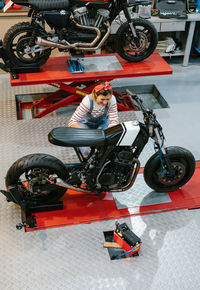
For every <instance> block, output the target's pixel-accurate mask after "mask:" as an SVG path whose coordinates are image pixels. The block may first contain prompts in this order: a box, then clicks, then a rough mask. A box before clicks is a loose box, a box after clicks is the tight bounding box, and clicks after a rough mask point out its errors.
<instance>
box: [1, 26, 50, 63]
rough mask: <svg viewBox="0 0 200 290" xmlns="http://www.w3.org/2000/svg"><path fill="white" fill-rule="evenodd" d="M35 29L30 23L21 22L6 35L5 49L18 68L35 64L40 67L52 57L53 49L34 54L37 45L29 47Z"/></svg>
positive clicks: (4, 40)
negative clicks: (33, 49)
mask: <svg viewBox="0 0 200 290" xmlns="http://www.w3.org/2000/svg"><path fill="white" fill-rule="evenodd" d="M33 30H34V27H33V26H32V25H31V24H30V23H29V22H20V23H17V24H15V25H13V26H12V27H11V28H10V29H9V30H8V31H7V32H6V34H5V36H4V39H3V49H4V50H5V52H6V54H7V56H8V58H9V59H10V61H11V63H12V64H14V65H17V66H27V65H31V64H34V66H38V67H40V66H41V65H43V64H44V63H45V62H46V61H47V59H48V58H49V57H50V54H51V49H50V48H48V49H45V50H41V51H38V52H32V53H31V49H32V48H34V45H35V44H32V45H31V46H29V42H30V39H31V37H32V33H33Z"/></svg>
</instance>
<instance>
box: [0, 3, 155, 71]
mask: <svg viewBox="0 0 200 290" xmlns="http://www.w3.org/2000/svg"><path fill="white" fill-rule="evenodd" d="M13 3H14V4H19V5H22V6H27V7H29V8H30V10H29V13H28V16H29V17H31V21H30V22H21V23H18V24H15V25H14V26H12V27H11V28H10V29H9V30H8V31H7V33H6V34H5V36H4V39H3V48H4V50H5V52H6V53H7V55H8V58H9V59H10V61H11V62H12V63H14V64H15V65H19V66H28V65H30V64H31V65H34V66H41V65H42V64H44V63H45V62H46V61H47V59H48V58H49V57H50V54H51V51H52V49H55V48H58V49H59V50H60V51H67V52H70V53H71V54H73V55H74V53H75V54H77V53H91V52H95V51H96V50H98V49H101V48H102V47H103V46H105V45H106V42H108V41H109V37H110V35H111V24H112V23H113V21H114V20H116V19H117V18H118V17H119V15H120V13H121V12H122V11H123V12H124V15H125V18H126V22H124V23H122V22H121V21H120V24H119V21H118V24H119V29H118V31H117V33H116V37H115V39H114V40H113V41H114V43H115V51H116V52H117V53H118V54H119V55H120V56H121V57H122V58H124V59H126V60H127V61H129V62H139V61H142V60H144V59H145V58H147V57H149V56H150V55H151V54H152V53H153V51H154V50H155V48H156V45H157V40H158V35H157V31H156V29H155V27H154V25H153V24H151V22H149V21H148V20H145V19H140V18H133V19H131V15H130V11H129V7H128V6H131V5H133V6H135V5H138V4H140V3H141V1H138V0H135V1H132V4H128V0H90V1H87V0H58V1H55V0H42V1H38V0H12V1H10V2H9V4H7V5H6V6H5V9H4V11H6V10H7V9H8V8H9V6H11V5H12V4H13ZM46 24H47V25H48V27H47V25H46ZM47 29H49V30H47ZM50 29H51V30H50Z"/></svg>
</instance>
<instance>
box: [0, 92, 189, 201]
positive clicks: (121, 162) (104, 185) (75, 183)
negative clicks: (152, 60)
mask: <svg viewBox="0 0 200 290" xmlns="http://www.w3.org/2000/svg"><path fill="white" fill-rule="evenodd" d="M127 94H128V95H129V96H130V97H132V99H133V100H134V103H135V104H136V106H137V107H138V108H139V109H140V110H141V111H142V113H143V120H144V122H139V121H136V120H135V121H128V122H123V123H121V124H118V125H116V126H113V127H111V128H108V129H106V130H105V131H103V130H100V129H97V130H86V129H79V128H69V127H58V128H55V129H53V130H52V131H51V132H50V133H49V135H48V139H49V141H50V142H51V143H52V144H54V145H57V146H63V147H73V148H74V150H75V152H76V154H77V156H78V158H79V161H80V162H79V163H76V164H67V165H66V164H63V162H62V161H61V160H59V159H57V158H56V157H54V156H51V155H47V154H30V155H27V156H24V157H22V158H20V159H19V160H17V161H16V162H15V163H14V164H13V165H12V166H11V167H10V169H9V170H8V172H7V175H6V187H7V190H8V191H7V194H6V192H5V191H4V192H3V191H2V192H3V193H4V194H5V195H6V196H7V197H8V193H9V192H10V193H11V195H9V200H12V201H14V202H15V203H21V201H19V198H18V195H19V194H20V199H21V200H24V201H26V202H29V204H35V203H39V204H42V203H46V202H55V201H57V200H58V199H59V198H61V196H62V195H63V194H65V192H66V190H67V189H73V190H76V191H81V192H86V193H88V192H93V193H96V194H101V193H102V192H108V191H109V192H117V191H118V192H123V191H125V190H128V189H129V188H131V187H132V185H133V184H134V181H135V179H136V177H137V174H138V172H139V169H140V161H139V159H138V158H139V156H140V153H141V152H142V150H143V149H144V147H145V144H146V143H147V142H148V140H149V138H152V139H153V140H154V147H155V151H156V152H155V154H153V155H152V156H151V157H150V159H149V160H148V161H147V163H146V165H145V167H144V179H145V181H146V183H147V185H148V186H149V187H151V188H152V189H153V190H155V191H158V192H169V191H173V190H176V189H178V188H179V187H181V186H183V185H184V184H185V183H186V182H188V181H189V180H190V178H191V177H192V175H193V173H194V170H195V159H194V157H193V155H192V153H191V152H190V151H188V150H187V149H184V148H182V147H177V146H171V147H166V148H165V147H164V135H163V131H162V127H161V125H160V124H159V122H158V121H157V119H156V115H155V113H154V112H153V110H151V109H148V108H147V107H146V106H145V105H144V103H143V102H142V100H141V99H140V98H138V97H137V96H136V95H134V94H133V93H131V92H130V91H129V90H127ZM84 146H86V147H89V148H90V152H89V155H88V156H87V157H84V156H83V155H82V153H81V150H80V148H79V147H84ZM15 193H16V194H15Z"/></svg>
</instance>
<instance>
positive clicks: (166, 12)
mask: <svg viewBox="0 0 200 290" xmlns="http://www.w3.org/2000/svg"><path fill="white" fill-rule="evenodd" d="M158 13H159V14H158V15H159V17H160V18H178V19H187V10H186V2H184V1H181V0H161V1H159V2H158Z"/></svg>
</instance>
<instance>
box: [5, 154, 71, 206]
mask: <svg viewBox="0 0 200 290" xmlns="http://www.w3.org/2000/svg"><path fill="white" fill-rule="evenodd" d="M68 177H69V174H68V171H67V169H66V167H65V166H64V164H63V163H62V162H61V161H60V160H59V159H57V158H55V157H54V156H51V155H46V154H30V155H26V156H24V157H22V158H20V159H18V160H17V161H16V162H15V163H14V164H13V165H12V166H11V167H10V168H9V170H8V172H7V175H6V181H5V182H6V187H7V189H8V190H9V186H14V187H17V188H18V191H19V193H20V194H21V195H22V197H23V199H24V200H26V201H29V203H30V204H42V203H46V202H55V201H57V200H58V199H60V198H61V196H62V195H64V193H65V191H66V189H63V188H62V187H58V186H57V185H56V181H57V179H59V178H60V179H62V180H66V179H67V178H68Z"/></svg>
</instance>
